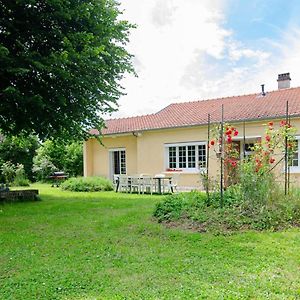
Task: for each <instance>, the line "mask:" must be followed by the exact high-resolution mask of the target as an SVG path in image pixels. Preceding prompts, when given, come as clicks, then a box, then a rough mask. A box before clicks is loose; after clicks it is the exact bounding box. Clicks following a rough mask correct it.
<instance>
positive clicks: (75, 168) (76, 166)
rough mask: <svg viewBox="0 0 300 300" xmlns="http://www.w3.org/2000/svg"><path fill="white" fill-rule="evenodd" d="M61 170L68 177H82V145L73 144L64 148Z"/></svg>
mask: <svg viewBox="0 0 300 300" xmlns="http://www.w3.org/2000/svg"><path fill="white" fill-rule="evenodd" d="M63 170H64V171H65V172H66V173H68V174H69V176H80V175H83V145H82V143H79V142H73V143H71V144H69V145H66V146H65V156H64V162H63Z"/></svg>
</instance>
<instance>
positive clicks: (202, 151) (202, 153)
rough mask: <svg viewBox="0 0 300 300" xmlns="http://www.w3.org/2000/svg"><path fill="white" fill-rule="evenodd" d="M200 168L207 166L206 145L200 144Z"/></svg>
mask: <svg viewBox="0 0 300 300" xmlns="http://www.w3.org/2000/svg"><path fill="white" fill-rule="evenodd" d="M198 159H199V168H205V167H206V145H199V146H198Z"/></svg>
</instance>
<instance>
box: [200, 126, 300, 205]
mask: <svg viewBox="0 0 300 300" xmlns="http://www.w3.org/2000/svg"><path fill="white" fill-rule="evenodd" d="M278 125H279V126H277V128H275V126H274V123H273V122H269V123H268V126H267V128H266V130H265V136H264V137H263V139H259V140H258V141H257V142H256V143H255V144H254V147H253V149H252V150H253V152H254V154H253V155H251V156H250V157H248V158H247V159H243V160H241V159H240V154H239V151H238V149H237V148H236V146H235V144H234V141H233V137H234V136H237V135H238V131H237V130H236V128H234V127H232V126H231V125H230V124H225V125H224V130H223V132H221V127H220V125H217V126H215V128H213V139H212V140H211V141H210V145H209V147H210V148H212V149H213V150H214V151H215V152H216V153H217V154H219V155H217V156H218V158H223V163H224V168H225V169H226V171H227V172H226V176H225V187H228V186H230V185H234V184H239V190H240V194H239V195H237V198H241V199H243V201H244V202H247V203H248V204H247V205H248V206H252V207H255V206H256V205H265V203H266V202H267V201H269V200H271V199H272V197H273V194H274V193H275V194H276V193H277V192H278V191H277V189H278V186H276V184H275V179H274V173H273V172H272V169H273V168H274V165H275V163H277V162H276V160H275V158H274V155H275V154H276V153H280V152H281V153H283V152H284V150H285V147H287V150H288V153H287V154H288V155H287V159H289V158H291V157H292V154H293V152H294V150H295V146H296V143H295V132H296V129H295V128H294V127H293V126H291V125H290V124H289V123H287V122H286V121H281V122H280V123H279V124H278ZM201 176H202V177H203V178H202V179H203V182H204V183H205V184H206V186H207V184H209V185H210V186H209V189H210V190H211V189H212V184H211V182H212V179H211V178H205V177H204V175H201ZM222 205H223V204H222V203H221V201H220V206H222Z"/></svg>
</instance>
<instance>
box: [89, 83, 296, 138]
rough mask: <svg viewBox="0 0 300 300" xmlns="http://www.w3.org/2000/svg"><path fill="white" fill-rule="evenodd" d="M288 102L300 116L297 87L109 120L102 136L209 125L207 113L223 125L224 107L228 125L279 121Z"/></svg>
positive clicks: (186, 104) (181, 105)
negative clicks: (267, 120)
mask: <svg viewBox="0 0 300 300" xmlns="http://www.w3.org/2000/svg"><path fill="white" fill-rule="evenodd" d="M287 101H288V102H289V113H290V115H291V116H300V87H298V88H290V89H283V90H277V91H272V92H268V93H266V95H265V96H262V95H261V94H251V95H244V96H234V97H227V98H218V99H212V100H202V101H193V102H183V103H174V104H170V105H169V106H167V107H165V108H164V109H162V110H161V111H159V112H157V113H155V114H151V115H144V116H137V117H130V118H121V119H111V120H107V121H105V124H106V128H104V129H103V130H102V134H104V135H109V134H118V133H128V132H134V131H143V130H151V129H164V128H173V127H185V126H195V125H204V124H207V115H208V114H210V115H211V121H212V122H220V120H221V106H222V104H224V120H225V121H226V122H228V121H230V122H233V121H242V120H259V119H270V118H279V117H283V116H284V115H285V111H286V102H287ZM91 133H93V134H98V131H97V130H92V131H91Z"/></svg>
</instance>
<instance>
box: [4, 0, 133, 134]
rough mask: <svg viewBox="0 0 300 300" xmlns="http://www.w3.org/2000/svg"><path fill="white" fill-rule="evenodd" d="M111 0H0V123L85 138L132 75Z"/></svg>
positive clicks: (123, 24)
mask: <svg viewBox="0 0 300 300" xmlns="http://www.w3.org/2000/svg"><path fill="white" fill-rule="evenodd" d="M120 14H121V12H120V10H119V9H118V3H117V1H116V0H89V1H88V0H86V1H79V0H47V1H44V0H18V1H5V0H0V101H1V106H0V128H1V130H2V132H3V133H4V134H7V135H8V134H18V133H19V132H21V131H25V132H32V131H33V132H34V133H36V134H37V135H38V136H39V138H40V139H46V138H48V137H57V136H63V137H64V138H74V137H76V138H81V137H83V136H85V137H86V135H87V131H88V129H90V128H97V129H100V128H101V125H102V123H103V121H102V119H101V118H100V117H99V116H100V114H102V113H109V112H112V111H113V110H115V109H116V107H117V100H118V98H119V97H120V95H122V87H121V86H120V80H121V79H122V78H123V76H124V74H125V73H126V72H129V73H132V72H134V71H133V68H132V62H131V58H132V56H131V55H130V54H129V53H128V52H127V51H126V49H125V48H124V47H125V45H126V43H127V42H128V35H129V31H130V29H131V28H133V26H132V25H131V24H129V23H128V22H127V21H122V20H120V18H119V15H120Z"/></svg>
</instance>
